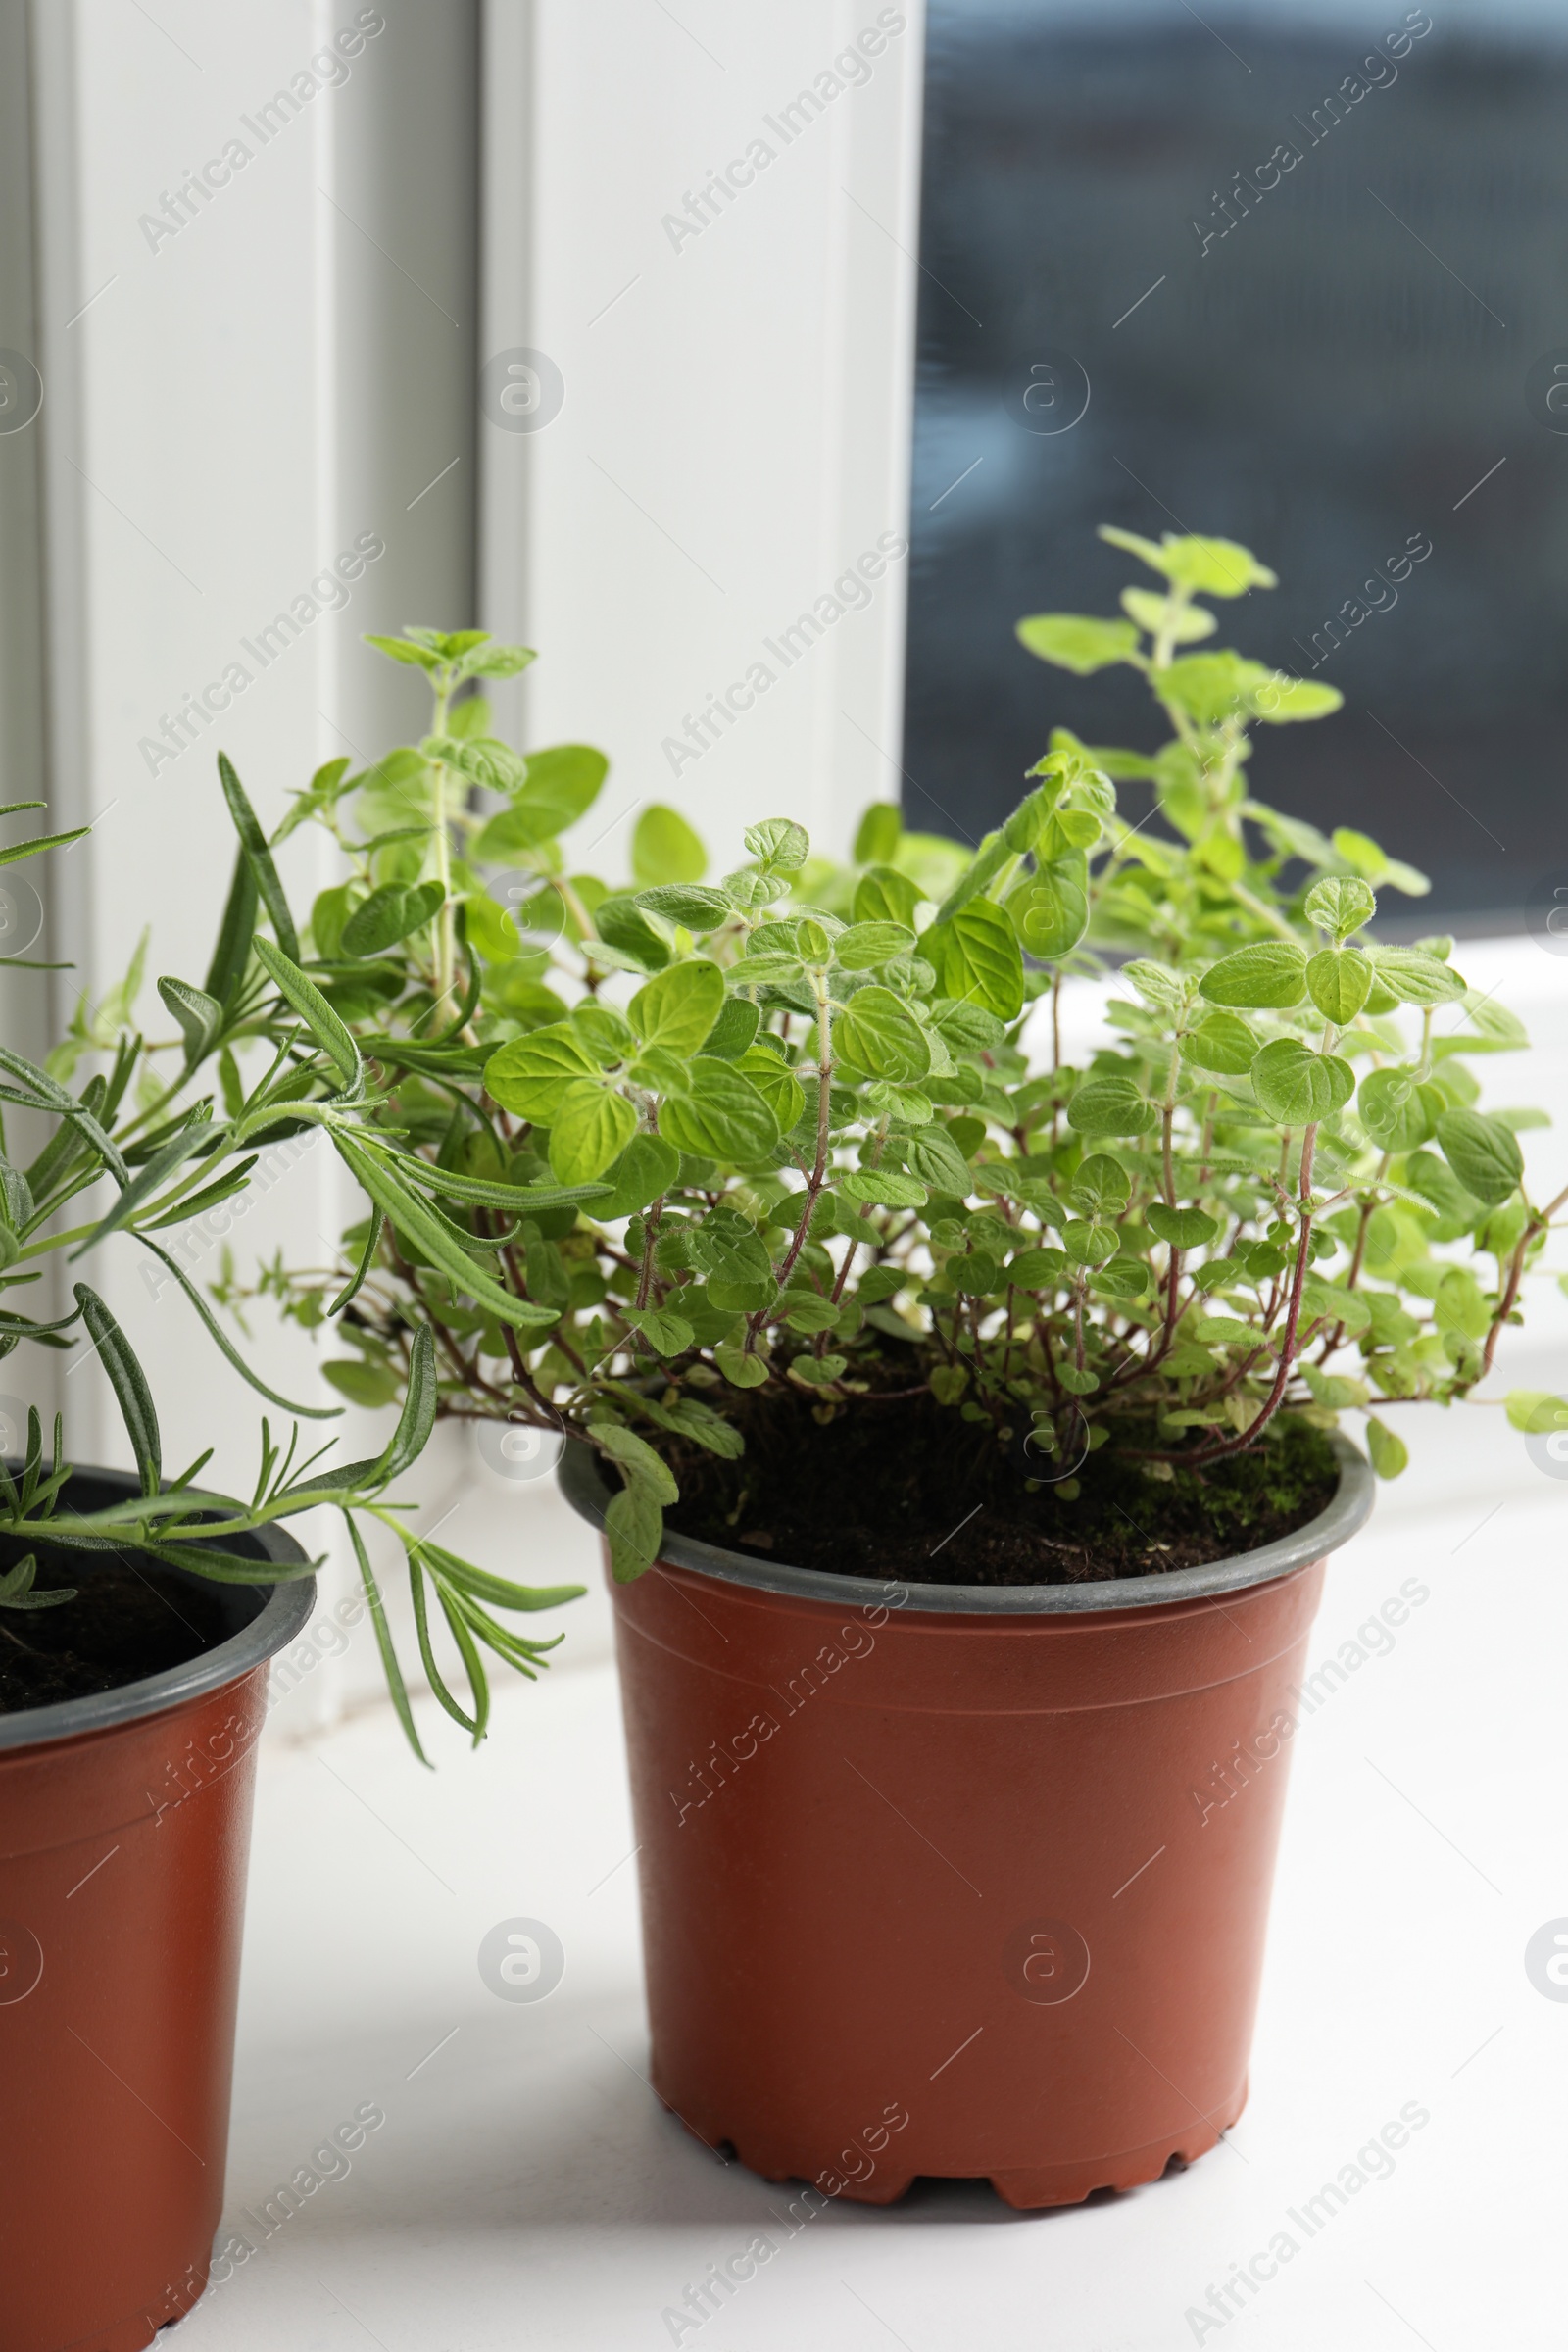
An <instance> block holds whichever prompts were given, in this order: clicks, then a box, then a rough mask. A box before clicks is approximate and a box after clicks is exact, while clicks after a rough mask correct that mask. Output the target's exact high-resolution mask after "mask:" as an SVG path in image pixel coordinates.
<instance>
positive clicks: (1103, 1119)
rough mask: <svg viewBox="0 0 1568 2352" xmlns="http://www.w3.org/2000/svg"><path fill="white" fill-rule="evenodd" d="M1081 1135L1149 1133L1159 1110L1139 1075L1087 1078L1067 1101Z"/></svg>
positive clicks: (1072, 1124) (1070, 1118) (1069, 1121)
mask: <svg viewBox="0 0 1568 2352" xmlns="http://www.w3.org/2000/svg"><path fill="white" fill-rule="evenodd" d="M1067 1124H1068V1126H1069V1127H1072V1128H1075V1129H1076V1130H1077V1132H1078V1133H1079V1134H1080V1135H1147V1134H1148V1133H1149V1132H1150V1130H1151V1128H1152V1127H1156V1126H1157V1125H1158V1124H1159V1114H1158V1112H1157V1111H1156V1110H1155V1108H1154V1105H1153V1104H1152V1103H1151V1102H1150V1101H1149V1100H1148V1098H1147V1097H1146V1096H1145V1094H1144V1093H1143V1091H1142V1089H1141V1088H1140V1086H1139V1084H1138V1081H1137V1080H1136V1079H1135V1078H1086V1079H1085V1080H1084V1082H1083V1084H1082V1085H1081V1086H1080V1087H1079V1088H1078V1090H1077V1092H1076V1093H1075V1094H1074V1096H1073V1099H1072V1101H1071V1102H1070V1103H1068V1105H1067Z"/></svg>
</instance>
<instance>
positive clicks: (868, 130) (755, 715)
mask: <svg viewBox="0 0 1568 2352" xmlns="http://www.w3.org/2000/svg"><path fill="white" fill-rule="evenodd" d="M879 16H880V19H881V21H882V23H883V25H886V26H896V25H902V27H903V28H902V29H901V30H900V29H896V30H893V31H891V32H890V33H878V32H877V29H876V28H877V25H878V21H879ZM867 27H869V28H871V33H872V39H873V43H874V42H875V41H876V40H877V39H882V40H883V42H884V46H883V47H882V50H881V54H880V55H878V56H877V57H875V58H874V59H870V60H866V59H865V58H864V57H863V56H861V58H860V60H859V63H858V65H857V64H854V63H851V64H850V65H849V66H848V67H847V68H846V67H843V66H842V65H841V68H840V70H839V71H838V72H837V73H835V71H834V61H835V60H836V59H838V60H841V61H842V60H843V59H844V58H845V55H846V52H850V51H851V50H852V46H853V44H854V42H855V40H856V36H857V35H858V33H860V32H861V31H862V30H863V29H865V28H867ZM921 41H922V33H921V16H920V11H919V8H918V7H917V6H912V7H911V6H907V5H905V0H900V4H899V6H897V7H896V8H891V9H889V8H880V9H879V5H878V0H854V4H853V5H852V4H851V0H799V4H798V5H795V6H793V7H791V8H788V9H785V8H771V9H766V10H751V11H746V12H740V11H737V10H735V9H733V8H727V7H724V6H721V5H719V0H689V4H687V0H683V4H682V6H681V7H680V8H679V9H678V10H675V11H673V12H671V11H667V10H664V9H661V8H655V7H641V6H638V7H632V6H628V5H626V0H535V4H534V5H533V6H532V7H531V8H527V7H524V6H521V5H519V4H518V0H488V5H487V15H486V59H487V70H486V108H487V115H486V122H487V166H486V172H487V178H486V189H487V194H486V261H485V286H484V297H485V299H484V317H485V354H486V356H487V357H488V356H490V355H492V354H500V353H502V352H505V351H507V350H510V349H515V348H518V347H522V348H527V349H536V350H541V351H543V352H544V353H546V354H547V355H548V357H549V358H550V359H551V360H552V361H553V362H554V364H555V366H556V368H558V369H559V370H560V374H561V378H562V380H563V384H564V404H563V406H562V407H561V410H560V413H559V415H558V416H556V417H555V418H554V420H553V421H552V422H550V423H549V424H547V425H545V426H544V427H543V428H542V429H540V430H538V431H533V432H513V431H507V430H503V429H501V428H500V427H499V426H498V425H497V424H495V423H494V422H492V421H488V420H487V421H485V422H484V423H483V424H482V425H481V437H480V464H481V467H482V476H483V482H484V536H483V582H484V597H485V613H486V618H487V620H488V621H489V623H490V624H491V625H492V626H494V627H496V628H497V629H505V630H508V631H515V632H517V633H519V634H521V635H523V636H524V637H525V639H526V640H527V642H529V643H531V644H534V645H536V646H537V647H538V648H539V650H540V654H541V660H540V662H539V663H538V664H537V667H536V668H535V669H534V670H533V671H532V672H530V673H529V678H528V682H527V693H528V698H529V723H530V727H531V729H532V732H533V734H534V736H535V738H536V739H537V740H543V741H549V740H561V739H572V738H577V739H584V738H585V739H586V740H588V741H590V742H596V743H599V744H600V745H602V747H603V748H604V749H605V750H606V751H608V752H609V753H610V754H611V756H612V759H613V771H612V778H611V784H610V786H609V787H608V788H607V794H606V797H605V799H604V801H603V803H602V804H601V808H599V809H595V810H594V811H593V812H592V816H591V818H590V820H589V821H588V822H587V823H585V824H584V826H583V827H582V828H581V833H582V836H583V840H582V844H581V854H582V855H583V857H584V858H585V861H586V860H588V859H589V858H591V859H592V861H593V863H594V870H599V868H598V861H599V860H605V861H606V862H607V863H608V864H609V865H610V866H612V867H615V868H616V869H617V871H618V872H620V873H623V872H624V870H625V859H626V855H627V850H626V844H627V837H628V831H629V828H628V826H627V825H626V824H625V822H624V821H621V822H619V823H618V824H617V823H616V821H615V820H617V819H623V818H624V817H625V816H626V815H627V814H630V813H631V812H632V811H633V810H634V809H636V807H637V806H638V805H640V804H645V803H647V802H648V801H667V802H672V803H674V804H675V805H676V806H678V807H679V808H680V809H682V810H683V811H685V812H686V813H687V814H688V815H689V816H690V817H691V818H692V820H693V821H694V822H695V823H696V824H697V826H698V828H699V830H700V831H703V832H705V833H706V834H708V835H710V836H711V839H712V843H713V847H714V851H715V858H716V860H717V861H719V862H720V863H723V862H729V861H732V859H733V858H735V857H736V856H737V855H739V854H740V835H741V833H742V831H743V830H744V828H745V826H746V825H747V824H749V823H751V822H754V821H755V820H756V819H757V818H759V817H761V816H766V815H769V814H777V813H784V812H787V813H790V814H793V815H796V816H798V817H800V818H802V819H803V820H804V821H805V822H807V823H808V824H809V826H810V828H811V830H812V832H813V834H815V835H816V836H817V837H818V838H820V839H821V840H822V841H823V842H824V843H825V844H827V845H829V846H831V847H835V848H838V847H842V846H844V845H845V844H846V842H847V840H848V837H849V834H850V830H851V828H852V826H853V823H854V820H855V817H856V814H857V813H858V810H859V809H860V808H861V807H862V806H863V805H864V803H865V802H866V801H868V800H871V799H875V798H887V797H890V796H894V795H896V794H897V790H898V784H899V773H898V766H897V761H898V758H899V736H900V711H901V700H902V692H903V634H904V598H905V581H906V576H907V564H904V563H896V564H893V565H892V567H891V568H890V569H889V571H888V572H887V573H886V574H885V575H884V577H883V578H882V579H881V580H880V581H879V582H878V584H877V585H876V587H875V590H874V593H873V594H872V595H871V598H870V601H869V602H868V604H867V605H865V606H864V607H863V608H861V609H858V610H850V611H848V612H847V613H846V614H845V616H844V617H843V618H841V619H838V620H835V621H833V622H832V623H831V625H828V626H825V627H824V631H823V634H822V637H821V639H820V641H818V642H815V643H813V644H812V645H811V646H810V649H809V652H807V653H806V654H805V656H804V658H802V659H800V660H798V661H797V662H795V663H794V665H793V666H791V667H786V665H785V663H784V662H782V661H781V660H780V659H779V658H778V656H777V655H776V654H775V653H773V652H772V651H770V650H769V649H768V646H767V644H766V640H767V639H769V638H772V639H773V640H774V641H775V643H776V642H777V640H778V636H779V632H780V631H781V630H782V629H784V628H786V627H788V626H789V625H790V624H791V623H793V622H794V621H795V620H796V619H797V618H798V616H799V615H800V614H801V613H803V612H809V611H810V610H811V608H812V606H813V604H814V602H815V600H816V599H818V598H819V597H822V596H823V595H824V594H826V595H829V596H831V592H832V588H833V583H834V581H835V580H836V579H838V578H840V577H841V575H843V573H844V572H845V571H846V569H847V568H848V567H849V566H850V565H852V564H854V563H855V562H856V560H857V558H858V557H859V556H860V555H861V554H862V552H863V551H865V550H867V549H872V548H874V547H875V545H876V542H877V539H878V537H879V535H880V534H882V533H885V532H892V533H903V532H904V531H905V530H906V528H907V502H908V439H909V417H910V386H911V382H912V351H913V302H914V275H915V265H914V262H913V259H912V255H913V250H914V246H915V242H916V212H917V198H918V186H919V94H920V87H921V71H922V55H921ZM856 73H861V74H863V75H864V78H863V79H861V80H860V81H859V83H858V86H845V87H844V88H843V89H842V91H841V92H840V93H839V94H838V95H836V96H833V97H831V98H828V97H827V96H826V95H825V92H826V90H827V89H828V88H829V87H830V86H831V83H832V81H833V80H839V81H843V82H844V83H846V85H849V84H850V81H851V77H852V76H853V75H854V74H856ZM823 75H826V76H827V77H828V78H827V80H826V81H825V82H824V83H823V84H822V90H823V93H824V94H823V95H822V97H821V99H820V101H819V102H820V104H821V112H820V114H819V115H817V116H815V117H812V116H811V115H810V112H809V106H808V107H803V108H802V110H801V112H800V114H799V115H798V116H797V117H796V118H795V124H792V123H783V124H782V127H780V117H781V110H782V109H784V108H786V107H788V106H790V105H791V104H792V103H794V102H795V101H797V99H798V98H799V95H800V93H801V92H802V91H812V90H813V89H814V88H815V86H816V84H817V81H818V77H819V76H823ZM524 110H528V114H529V119H530V120H531V123H532V126H533V127H532V137H531V139H530V140H529V141H527V142H525V143H519V141H518V140H517V138H516V135H515V126H516V123H517V121H518V119H519V116H520V115H521V114H522V113H523V112H524ZM769 118H771V119H772V120H771V122H769ZM799 124H804V127H796V125H799ZM792 129H793V131H794V135H793V136H792V137H790V138H789V139H788V140H787V139H786V137H785V135H784V133H785V132H787V131H791V130H792ZM758 140H760V141H761V142H762V144H763V145H764V146H765V147H767V148H769V149H771V150H772V160H771V161H765V162H764V161H763V159H762V156H761V150H760V148H759V149H757V150H755V151H754V153H753V157H752V161H751V162H750V163H748V162H747V157H748V150H749V148H751V145H752V142H754V141H758ZM530 153H531V158H532V164H531V170H529V169H527V168H526V159H527V157H528V155H529V154H530ZM737 158H738V159H741V165H742V170H741V172H738V173H737V174H736V175H735V176H736V177H737V178H744V176H745V173H746V172H747V171H752V172H754V173H755V177H754V178H753V181H752V184H750V185H749V186H744V187H741V188H739V189H738V190H737V191H736V192H735V193H734V195H733V200H732V201H731V202H729V203H727V204H724V203H722V202H721V200H720V199H719V198H717V197H714V198H713V199H712V203H713V206H714V209H715V210H716V212H717V218H715V219H712V220H711V221H709V222H708V224H707V225H706V226H704V227H703V228H702V229H701V231H700V233H698V232H697V231H695V230H693V229H692V228H691V227H690V225H689V224H682V225H679V226H677V225H674V223H675V221H677V219H678V217H679V216H681V215H682V214H683V210H684V200H685V198H686V196H687V195H688V193H690V194H697V193H698V192H699V191H701V190H702V189H703V187H704V186H705V183H707V182H708V180H709V178H710V175H711V172H714V171H715V170H717V171H722V170H724V169H726V168H727V167H729V166H730V165H731V163H732V162H733V161H734V159H737ZM851 593H852V594H853V593H854V592H853V591H852V592H851ZM754 662H761V663H762V664H763V665H764V666H765V667H766V668H767V669H769V670H770V671H771V672H772V673H773V678H774V683H772V684H771V685H770V686H768V687H767V688H766V689H765V690H764V691H762V692H760V694H759V696H758V699H757V701H756V703H755V705H754V707H753V708H752V709H750V710H749V711H746V712H745V713H744V715H742V716H740V717H739V718H738V719H737V720H736V723H735V724H734V726H733V727H732V728H730V729H728V730H727V731H726V730H725V729H724V728H723V726H722V725H721V724H720V723H719V722H717V721H715V722H714V729H713V731H714V732H715V733H716V734H717V735H718V736H719V737H720V740H718V741H717V742H715V743H713V744H712V745H711V748H709V749H707V750H705V751H704V752H703V754H702V757H701V758H691V759H682V758H680V757H679V755H678V754H676V755H673V756H672V755H671V754H670V753H668V752H667V751H666V750H665V749H664V748H663V747H664V745H665V743H666V740H667V739H670V738H674V737H679V736H680V735H682V733H683V732H684V722H685V719H686V717H687V715H688V714H691V715H696V714H698V713H699V712H700V711H702V709H703V708H704V706H705V705H707V704H709V703H711V699H712V697H713V695H714V694H717V693H722V692H723V691H724V690H725V689H726V688H727V687H729V686H730V685H731V684H732V682H734V681H736V680H744V679H745V678H746V676H747V672H748V669H749V668H750V666H751V665H752V664H753V663H754ZM737 699H741V698H737ZM596 837H597V838H596ZM590 845H591V846H590Z"/></svg>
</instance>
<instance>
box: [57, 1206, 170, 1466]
mask: <svg viewBox="0 0 1568 2352" xmlns="http://www.w3.org/2000/svg"><path fill="white" fill-rule="evenodd" d="M160 1255H162V1252H161V1251H160ZM74 1296H75V1300H76V1304H77V1305H78V1306H79V1307H80V1309H81V1320H82V1323H83V1325H84V1327H85V1329H86V1332H87V1336H88V1338H89V1339H90V1340H91V1341H92V1344H93V1348H94V1351H95V1352H96V1354H97V1357H98V1361H99V1362H100V1363H101V1364H102V1365H103V1368H104V1370H105V1371H106V1372H107V1373H108V1375H109V1385H110V1387H111V1388H112V1389H113V1390H114V1392H115V1401H116V1403H117V1404H118V1405H119V1406H120V1415H121V1419H122V1420H123V1422H124V1424H125V1434H126V1436H127V1437H128V1438H129V1440H130V1449H131V1451H132V1453H133V1454H134V1455H135V1457H136V1469H137V1473H138V1475H139V1477H140V1479H141V1491H142V1493H143V1495H156V1494H157V1493H158V1490H159V1488H160V1486H161V1485H162V1484H163V1476H164V1456H163V1446H162V1443H161V1441H160V1439H159V1435H158V1411H157V1407H156V1406H155V1405H154V1403H153V1394H152V1391H151V1389H150V1388H149V1387H148V1385H147V1375H146V1373H145V1372H144V1371H143V1370H142V1368H141V1365H140V1363H139V1362H138V1361H137V1358H136V1353H135V1350H134V1348H132V1347H131V1345H130V1342H129V1341H128V1340H127V1339H126V1337H125V1335H124V1333H123V1331H122V1330H121V1328H120V1325H119V1324H118V1323H117V1322H116V1321H115V1318H114V1316H113V1315H112V1314H111V1313H110V1311H109V1309H108V1307H107V1306H105V1304H104V1302H103V1300H102V1299H100V1298H99V1296H98V1294H97V1292H96V1291H90V1290H89V1289H88V1288H87V1285H86V1284H85V1283H84V1282H78V1283H77V1284H76V1285H75V1286H74Z"/></svg>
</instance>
